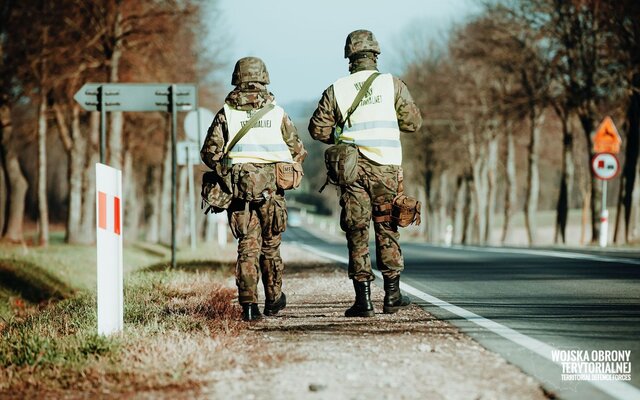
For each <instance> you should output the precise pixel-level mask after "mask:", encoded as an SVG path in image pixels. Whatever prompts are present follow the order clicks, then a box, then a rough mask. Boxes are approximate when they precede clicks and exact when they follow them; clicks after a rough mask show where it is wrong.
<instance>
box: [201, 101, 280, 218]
mask: <svg viewBox="0 0 640 400" xmlns="http://www.w3.org/2000/svg"><path fill="white" fill-rule="evenodd" d="M274 107H275V106H274V105H273V104H271V103H269V104H267V105H265V106H264V107H262V108H261V109H260V110H259V111H258V112H257V113H255V114H254V115H253V116H252V117H251V119H249V121H247V123H246V124H245V125H244V126H243V127H242V128H240V130H239V131H238V133H237V134H236V135H235V137H234V138H233V140H231V142H230V143H229V145H228V146H227V149H226V151H225V152H224V154H223V156H222V158H221V160H220V161H219V162H218V163H217V164H216V168H215V170H214V171H209V172H205V173H204V175H203V176H202V191H201V193H200V194H201V196H202V206H201V207H202V208H203V209H204V208H205V206H206V209H205V211H204V213H205V214H208V213H209V212H214V213H219V212H222V211H224V210H226V209H227V208H229V205H230V204H231V200H232V199H233V197H234V191H236V192H237V190H235V185H234V184H233V182H232V173H231V168H230V167H229V159H228V157H227V154H228V153H229V151H230V150H231V149H232V148H233V146H235V145H236V144H237V143H238V142H239V141H240V139H242V138H243V137H244V135H246V134H247V132H249V130H250V129H251V128H253V126H254V125H255V124H256V123H257V122H258V121H259V120H260V118H262V117H263V116H264V115H265V114H266V113H268V112H269V111H271V110H273V108H274ZM250 186H251V185H250ZM235 194H236V195H237V193H235Z"/></svg>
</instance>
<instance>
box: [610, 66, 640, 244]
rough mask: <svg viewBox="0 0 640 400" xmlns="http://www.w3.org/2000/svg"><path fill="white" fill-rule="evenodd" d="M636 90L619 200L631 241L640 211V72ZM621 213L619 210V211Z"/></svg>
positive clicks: (631, 102) (626, 237) (629, 110)
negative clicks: (639, 186)
mask: <svg viewBox="0 0 640 400" xmlns="http://www.w3.org/2000/svg"><path fill="white" fill-rule="evenodd" d="M632 82H633V86H634V87H635V90H633V91H632V94H631V99H630V100H629V106H628V108H627V127H628V131H627V138H626V139H627V147H626V152H625V160H624V167H623V169H622V177H621V182H620V191H621V196H620V200H619V202H618V209H620V204H622V206H623V207H624V226H625V229H624V240H625V242H629V240H630V234H631V224H632V214H633V213H634V212H636V213H637V212H638V210H637V208H638V207H639V205H638V202H637V201H636V202H634V201H633V198H634V189H635V188H634V187H635V184H636V171H637V165H638V158H639V156H640V73H636V74H635V75H634V77H633V79H632ZM618 214H619V212H618ZM617 238H618V218H617V216H616V228H615V233H614V239H613V240H614V242H617Z"/></svg>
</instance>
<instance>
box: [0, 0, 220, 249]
mask: <svg viewBox="0 0 640 400" xmlns="http://www.w3.org/2000/svg"><path fill="white" fill-rule="evenodd" d="M205 6H206V7H205ZM212 6H213V4H212V3H209V4H205V3H202V2H198V1H195V0H170V1H154V0H143V1H137V0H135V1H134V0H96V1H86V0H65V1H60V2H50V1H44V0H31V1H16V0H0V121H1V125H0V161H1V166H2V168H1V169H0V232H1V233H2V238H3V239H4V240H6V241H11V242H23V241H24V228H23V221H24V215H25V196H26V195H27V190H28V189H29V190H35V192H36V193H37V195H36V196H34V197H35V198H36V199H37V201H36V203H37V204H36V205H37V212H35V213H33V214H32V215H31V216H32V217H33V218H34V219H35V220H37V223H38V241H39V243H40V244H41V245H47V243H48V241H49V214H50V211H49V207H50V206H52V203H53V205H54V207H55V208H56V210H53V211H58V210H57V209H61V210H62V211H61V212H57V213H56V214H57V215H61V214H62V215H64V216H65V218H66V240H67V241H68V242H70V243H90V242H92V241H93V240H94V238H95V173H94V170H93V165H94V164H95V163H96V162H97V161H98V136H99V114H98V113H95V112H94V113H87V112H83V111H82V110H81V108H80V106H79V105H78V104H77V103H76V102H75V101H74V100H73V95H74V93H75V92H77V91H78V90H79V89H80V87H81V86H82V85H83V84H84V83H85V82H119V81H123V82H195V83H199V84H201V86H200V87H201V91H200V99H201V102H202V101H210V100H211V99H212V96H213V91H214V90H215V87H214V86H213V85H212V84H211V83H210V79H209V77H210V75H211V71H213V70H214V69H215V67H216V66H217V64H216V63H217V56H216V54H217V53H216V51H215V48H212V47H211V43H210V42H209V44H208V47H207V48H206V49H205V48H204V46H203V44H202V43H203V42H204V41H205V40H209V41H210V40H211V38H212V36H211V35H209V33H210V32H208V29H207V26H205V24H204V23H203V22H202V21H203V20H204V18H203V17H202V16H203V15H207V16H209V17H210V18H209V22H210V21H211V17H214V16H215V15H216V13H215V11H214V10H212V9H211V8H210V7H212ZM108 115H109V117H108V118H109V121H108V122H109V123H108V150H107V162H108V164H109V165H111V166H113V167H116V168H120V169H122V170H123V177H124V182H123V190H124V196H125V201H126V205H125V206H126V209H127V210H128V215H127V218H126V220H125V221H126V224H127V225H128V226H127V227H126V229H128V231H129V234H128V237H132V238H136V237H138V235H139V234H140V231H139V228H140V227H141V226H145V227H147V229H146V237H147V239H148V240H150V241H165V242H168V241H169V234H170V229H169V227H170V220H169V217H170V215H171V214H170V211H169V207H170V203H169V201H170V196H169V194H168V193H170V190H171V186H170V164H168V163H169V162H170V160H171V157H169V156H168V155H169V154H170V146H169V141H168V140H167V137H168V136H167V131H168V126H169V125H168V124H169V122H170V121H169V120H168V118H169V117H168V116H167V115H166V114H163V113H145V114H142V113H137V114H123V113H121V112H113V113H109V114H108ZM60 143H61V144H62V149H63V151H62V153H61V152H59V151H57V150H56V149H57V148H59V147H60V146H59V144H60ZM34 161H35V168H30V167H29V166H31V165H33V164H34ZM47 166H49V167H50V168H47ZM32 171H35V174H33V175H34V176H29V174H30V173H31V174H32ZM60 171H64V173H63V174H61V173H60ZM65 174H66V179H62V180H56V181H53V182H52V181H51V178H52V177H57V176H60V175H63V176H64V175H65ZM181 175H182V179H181V182H186V179H185V177H186V174H184V173H182V174H181ZM29 186H31V188H29ZM58 192H63V195H62V196H60V197H61V198H62V199H63V201H64V203H62V204H61V203H60V202H55V198H56V196H52V193H58ZM183 193H184V191H183ZM28 214H29V210H27V215H28Z"/></svg>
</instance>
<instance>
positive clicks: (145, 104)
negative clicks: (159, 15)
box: [73, 83, 198, 268]
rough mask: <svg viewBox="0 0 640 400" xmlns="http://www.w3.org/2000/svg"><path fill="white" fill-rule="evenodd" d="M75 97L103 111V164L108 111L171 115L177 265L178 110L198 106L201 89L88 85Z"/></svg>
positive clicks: (173, 263)
mask: <svg viewBox="0 0 640 400" xmlns="http://www.w3.org/2000/svg"><path fill="white" fill-rule="evenodd" d="M73 98H74V99H75V100H76V101H77V102H78V103H79V104H80V105H81V106H82V108H84V109H85V110H87V111H100V161H101V162H102V163H104V162H105V159H106V148H107V145H106V143H107V139H106V136H107V135H106V113H107V111H165V112H170V113H171V137H170V140H171V158H172V160H171V184H172V189H171V266H172V267H174V268H175V266H176V198H177V192H176V136H177V130H178V128H177V124H178V121H177V117H178V111H189V110H191V109H194V108H197V106H198V93H197V87H196V85H193V84H170V83H86V84H84V85H83V86H82V88H80V90H78V92H76V94H75V95H74V96H73Z"/></svg>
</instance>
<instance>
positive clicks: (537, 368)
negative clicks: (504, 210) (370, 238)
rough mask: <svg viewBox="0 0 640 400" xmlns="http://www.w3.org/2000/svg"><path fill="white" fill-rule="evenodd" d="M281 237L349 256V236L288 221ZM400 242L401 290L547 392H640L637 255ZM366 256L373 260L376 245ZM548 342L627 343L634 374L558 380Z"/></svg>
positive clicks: (601, 395) (554, 345)
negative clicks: (329, 235) (619, 378)
mask: <svg viewBox="0 0 640 400" xmlns="http://www.w3.org/2000/svg"><path fill="white" fill-rule="evenodd" d="M285 240H286V241H293V242H298V243H300V244H301V245H304V246H306V247H307V248H308V249H309V250H310V251H315V252H316V253H318V254H320V255H323V256H326V257H328V258H331V259H333V260H335V261H338V262H342V263H344V262H345V261H346V260H347V248H346V242H345V243H340V244H336V243H329V242H327V241H324V240H322V239H319V238H318V237H316V236H314V235H312V234H311V233H309V232H308V231H306V230H304V229H303V228H297V227H291V228H289V229H288V230H287V232H286V233H285ZM371 248H372V249H373V247H371ZM402 249H403V254H404V257H405V265H406V267H405V272H404V274H403V276H402V282H403V283H404V284H406V285H405V286H404V287H403V290H405V291H407V292H409V293H410V294H411V295H412V296H413V297H414V298H415V299H416V300H417V301H420V302H421V303H422V304H423V305H424V307H425V308H426V309H427V310H428V311H429V312H431V313H433V314H434V315H436V316H437V317H439V318H441V319H444V320H447V321H449V322H451V323H452V324H454V325H456V326H458V327H460V329H461V330H463V331H464V332H465V333H467V334H469V335H470V336H472V337H474V338H475V339H476V340H478V341H479V342H480V343H482V344H483V345H484V346H485V347H487V348H489V349H491V350H493V351H496V352H498V353H500V354H501V355H502V356H504V357H505V358H506V359H507V360H508V361H510V362H512V363H514V364H516V365H518V366H519V367H520V368H522V369H523V370H524V371H526V372H527V373H529V374H530V375H532V376H535V377H536V378H538V379H539V380H540V381H542V382H543V383H544V385H545V388H546V389H547V390H549V391H552V392H554V393H556V394H557V395H559V396H560V397H561V398H566V399H640V389H638V388H639V387H640V259H639V258H635V257H633V256H624V255H622V254H621V255H620V256H618V255H616V254H611V253H607V254H603V255H597V254H596V255H592V254H586V253H575V252H564V251H549V250H541V251H537V250H530V249H522V250H519V249H513V248H510V249H500V248H482V247H470V248H466V247H455V248H444V247H438V246H431V245H426V244H415V243H406V244H403V246H402ZM371 256H372V259H373V264H374V265H375V251H372V252H371ZM379 281H380V280H377V282H378V283H381V282H379ZM418 299H420V300H418ZM553 349H559V350H588V351H592V350H630V351H631V365H632V373H631V379H632V380H631V382H604V381H601V382H592V383H589V382H584V381H582V382H577V381H562V380H561V373H562V372H561V367H560V366H559V365H558V364H555V363H553V362H552V361H551V360H550V359H551V354H550V353H551V351H552V350H553Z"/></svg>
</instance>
